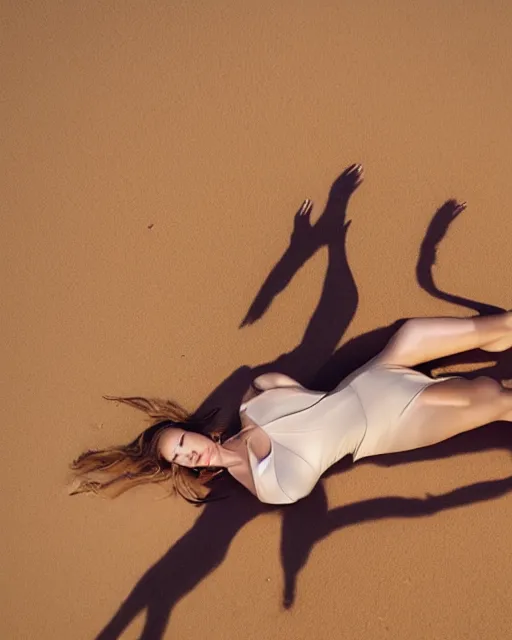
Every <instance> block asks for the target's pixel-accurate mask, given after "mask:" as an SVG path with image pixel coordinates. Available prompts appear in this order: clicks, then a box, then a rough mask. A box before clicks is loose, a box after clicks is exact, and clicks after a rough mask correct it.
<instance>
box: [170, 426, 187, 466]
mask: <svg viewBox="0 0 512 640" xmlns="http://www.w3.org/2000/svg"><path fill="white" fill-rule="evenodd" d="M185 435H186V434H185V433H182V434H181V438H180V439H179V440H178V444H177V445H176V449H175V451H177V449H178V447H182V446H183V441H184V440H185ZM177 455H178V453H175V454H174V455H173V457H172V459H171V462H174V461H175V460H176V456H177Z"/></svg>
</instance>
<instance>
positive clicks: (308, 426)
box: [240, 358, 451, 504]
mask: <svg viewBox="0 0 512 640" xmlns="http://www.w3.org/2000/svg"><path fill="white" fill-rule="evenodd" d="M374 360H375V358H374V359H373V360H370V362H368V363H367V364H365V365H364V366H363V367H361V368H360V369H358V370H357V371H355V372H354V373H352V374H351V375H350V376H349V377H348V378H345V379H344V380H343V381H342V382H341V383H340V384H339V385H338V386H337V387H336V388H335V389H333V391H330V392H328V393H324V392H318V391H310V390H308V389H304V388H297V387H277V388H275V389H269V390H267V391H264V392H262V393H261V394H260V395H258V396H256V397H255V398H252V399H251V400H249V401H248V402H246V403H244V404H242V405H241V407H240V410H241V411H245V412H246V413H247V415H248V416H249V418H250V419H251V420H252V421H253V422H254V423H256V424H257V425H258V426H260V427H261V428H262V429H264V431H265V432H266V433H267V434H268V436H269V437H270V441H271V451H270V453H269V455H268V456H266V457H265V458H264V459H263V460H260V461H258V459H257V457H256V456H255V455H254V453H253V451H252V449H251V446H250V439H249V440H248V441H247V449H248V453H249V462H250V465H251V470H252V475H253V479H254V484H255V487H256V492H257V495H258V498H259V499H260V500H261V501H262V502H266V503H270V504H288V503H292V502H296V501H297V500H300V499H301V498H304V497H305V496H307V495H308V494H309V493H310V492H311V491H312V489H313V487H314V486H315V484H316V483H317V482H318V480H319V478H320V476H321V475H322V474H323V473H324V471H326V469H328V468H329V467H330V466H331V465H333V464H334V463H336V462H337V461H338V460H340V459H341V458H343V457H344V456H346V455H348V454H351V455H352V456H353V459H354V461H355V460H359V459H360V458H363V457H367V456H372V455H377V454H382V453H391V452H392V451H397V450H403V449H400V436H401V434H402V433H403V434H405V433H406V432H407V430H408V429H410V428H411V427H412V426H413V425H411V420H412V421H414V420H416V417H415V413H417V412H411V411H410V410H409V409H410V408H411V407H412V405H414V404H416V403H415V402H413V401H414V400H415V399H416V398H417V397H418V396H419V395H420V394H421V392H422V391H423V390H424V389H425V388H426V387H429V386H430V385H432V384H436V383H438V382H440V381H442V380H446V379H447V378H446V377H444V378H436V379H435V380H434V379H432V378H429V377H428V376H426V375H424V374H422V373H420V372H418V371H415V370H413V369H409V368H407V367H401V366H396V365H388V364H383V363H375V362H374ZM450 377H451V376H450Z"/></svg>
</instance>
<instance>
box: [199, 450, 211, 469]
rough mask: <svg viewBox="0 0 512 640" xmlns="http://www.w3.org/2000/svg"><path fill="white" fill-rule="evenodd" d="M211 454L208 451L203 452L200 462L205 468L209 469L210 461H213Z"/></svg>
mask: <svg viewBox="0 0 512 640" xmlns="http://www.w3.org/2000/svg"><path fill="white" fill-rule="evenodd" d="M211 457H212V456H211V453H210V451H209V450H208V449H207V450H206V451H203V453H202V454H201V456H200V457H199V460H198V462H199V463H200V464H201V465H202V466H204V467H207V466H208V465H209V464H210V459H211Z"/></svg>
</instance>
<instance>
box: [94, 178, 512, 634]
mask: <svg viewBox="0 0 512 640" xmlns="http://www.w3.org/2000/svg"><path fill="white" fill-rule="evenodd" d="M356 178H357V176H355V174H354V166H352V167H349V168H348V169H347V170H346V171H344V172H343V174H341V176H340V177H339V178H338V179H337V180H336V181H335V182H334V184H333V187H332V189H331V192H330V196H329V200H328V203H327V205H326V208H325V210H324V212H323V213H322V215H321V216H320V218H319V219H318V222H317V223H316V224H315V225H311V224H310V221H309V216H307V217H306V219H304V214H303V211H302V213H301V211H299V212H298V214H297V216H296V218H295V225H294V232H293V233H292V237H291V239H290V244H289V247H288V248H287V249H286V251H285V252H284V254H283V257H282V258H281V259H280V260H279V261H278V262H277V264H276V266H275V267H274V269H273V270H272V272H271V273H270V274H269V276H268V277H267V279H266V281H265V282H264V284H263V286H262V288H261V289H260V292H259V293H258V295H257V296H256V298H255V300H254V302H253V303H252V305H251V306H250V308H249V311H248V313H247V314H246V317H245V318H244V320H243V321H242V326H243V325H247V324H250V323H252V322H255V321H256V320H258V319H259V318H261V317H262V315H263V314H264V313H265V311H266V309H268V307H269V306H270V304H271V302H272V300H273V299H274V298H275V296H276V295H278V294H279V292H280V291H282V290H283V289H284V288H285V287H286V285H287V284H288V283H289V282H290V281H291V279H292V277H293V276H294V274H295V273H296V272H297V271H298V270H299V269H300V268H301V267H302V266H303V264H305V262H306V261H307V260H308V259H309V258H310V257H311V256H312V255H314V253H315V252H316V251H317V250H319V249H320V248H321V247H323V246H326V247H327V251H328V258H329V261H328V267H327V272H326V276H325V280H324V285H323V289H322V293H321V296H320V300H319V303H318V305H317V307H316V309H315V312H314V314H313V316H312V318H311V320H310V322H309V324H308V326H307V329H306V331H305V334H304V337H303V339H302V341H301V343H300V344H299V345H298V346H297V347H296V348H295V349H293V350H292V351H290V352H289V353H286V354H283V355H281V356H279V357H278V358H277V359H276V360H275V361H273V362H269V363H265V364H262V365H260V366H257V367H252V368H251V367H248V366H241V367H239V368H238V369H237V370H236V371H235V372H233V374H231V376H229V377H228V378H227V379H226V380H225V381H224V382H223V383H221V384H220V385H219V386H218V387H217V388H216V389H215V391H214V392H212V394H210V395H209V396H208V397H207V398H206V399H205V401H204V402H203V403H202V405H201V406H200V407H199V408H198V409H197V411H196V415H198V416H200V415H204V413H207V412H208V411H210V410H211V409H213V408H220V411H219V413H218V420H219V421H222V423H223V424H224V425H229V430H230V431H233V432H235V431H236V430H237V429H239V428H240V423H239V419H238V408H239V406H240V403H241V399H242V396H243V394H244V393H245V391H246V390H247V388H248V386H249V384H250V382H251V380H252V379H253V378H254V377H256V376H257V375H260V374H261V373H264V372H268V371H280V372H283V373H286V374H288V375H290V376H292V377H294V378H295V379H297V380H299V381H300V382H302V383H303V384H305V385H306V386H310V387H311V388H324V389H329V388H332V387H334V386H335V385H336V384H337V383H338V382H339V381H340V380H341V379H342V378H343V377H345V376H346V375H348V374H349V373H351V371H353V370H355V369H356V368H357V367H358V366H360V365H361V364H363V363H364V362H366V361H367V360H369V359H370V358H371V357H373V355H375V354H376V353H378V351H380V350H381V349H382V348H383V346H384V345H385V343H386V342H387V340H388V339H389V338H390V337H391V335H392V334H393V333H394V332H395V331H396V329H397V328H398V327H399V326H400V325H401V324H402V322H403V321H404V320H405V319H402V320H398V321H397V322H395V323H393V324H392V325H390V326H388V327H382V328H380V329H377V330H375V331H372V332H369V333H367V334H365V335H364V336H360V337H358V338H357V339H354V340H352V341H350V342H348V343H347V344H346V345H343V346H342V347H341V348H340V349H338V350H337V351H336V347H337V345H338V343H339V341H340V340H341V338H342V337H343V335H344V333H345V331H346V329H347V327H348V326H349V324H350V322H351V320H352V318H353V316H354V314H355V311H356V309H357V302H358V297H357V287H356V284H355V281H354V278H353V276H352V273H351V270H350V267H349V264H348V261H347V255H346V238H347V231H348V228H349V224H350V223H347V222H346V221H345V216H346V209H347V205H348V201H349V198H350V196H351V194H352V193H353V192H354V190H355V189H356V188H357V186H358V184H359V180H358V179H356ZM456 206H457V205H456V203H454V202H453V201H449V202H447V203H445V205H443V207H441V209H439V210H438V212H436V214H435V216H434V218H433V221H432V223H431V225H430V226H429V230H428V231H427V234H426V236H425V239H424V241H423V243H422V247H421V250H420V257H419V260H418V265H422V266H421V267H418V268H419V273H418V280H419V282H420V285H421V286H424V287H425V285H426V284H427V285H428V286H430V291H429V292H430V293H431V294H432V295H435V296H436V297H440V295H439V291H438V290H437V289H436V288H435V285H434V284H433V278H430V279H431V283H430V285H429V284H428V282H429V275H428V274H429V272H431V270H432V267H433V265H434V263H435V253H436V248H437V245H438V244H439V242H440V241H441V239H442V238H443V237H444V235H445V233H446V231H447V229H448V226H449V224H450V223H451V221H452V220H453V219H455V217H456V215H453V209H454V208H455V207H456ZM450 210H452V214H450ZM459 213H460V212H459ZM457 215H458V213H457ZM298 217H301V218H303V219H300V220H299V219H298ZM434 222H435V224H433V223H434ZM436 225H437V226H436ZM429 232H430V236H429ZM460 300H463V299H460ZM469 302H470V303H471V302H473V301H469ZM474 304H478V303H474ZM465 306H467V307H469V308H472V309H475V307H474V306H471V305H470V304H467V305H465ZM482 308H483V307H482ZM496 309H497V308H496ZM488 361H489V354H486V362H488ZM455 441H457V443H456V444H455V445H454V442H455ZM472 442H473V441H472V440H471V437H470V436H468V435H465V436H458V437H457V438H454V439H453V440H452V441H450V442H448V443H444V444H443V445H437V446H436V447H432V448H430V449H431V450H430V451H428V452H427V451H426V450H421V451H420V450H417V451H414V452H411V453H410V454H409V453H408V454H394V455H393V456H382V458H388V459H392V462H390V463H389V462H388V464H403V463H408V462H414V461H416V460H425V459H432V458H436V457H446V455H456V454H460V453H464V452H467V451H471V450H472V449H473V448H474V447H475V445H474V444H472ZM497 446H499V447H500V448H501V447H503V446H504V440H503V438H501V439H500V438H498V434H497V432H495V434H494V439H493V436H492V427H491V428H490V429H488V430H487V436H486V438H484V439H482V438H481V439H480V442H479V443H478V445H477V448H478V449H479V450H482V449H486V448H496V447H497ZM434 449H435V450H436V451H435V452H434ZM447 451H449V453H447ZM374 460H375V459H371V461H370V462H368V461H363V462H362V463H373V461H374ZM379 462H380V463H381V464H386V462H385V461H379ZM358 464H361V463H358ZM349 466H350V463H349V461H348V459H344V460H342V461H340V462H339V463H338V464H337V465H335V466H334V467H333V468H331V469H330V470H329V471H328V473H327V474H326V475H331V474H333V473H339V472H340V471H343V470H345V469H347V468H348V467H349ZM506 480H508V479H506ZM509 484H510V482H508V483H507V482H506V481H505V480H496V481H490V482H487V483H479V484H475V485H470V486H468V487H463V488H460V489H457V490H455V491H452V492H450V493H448V494H444V495H443V496H437V497H429V498H427V499H425V500H416V499H409V498H400V497H389V498H379V499H375V500H369V501H362V502H360V503H355V504H354V505H347V506H345V507H340V508H339V509H335V510H332V511H328V510H327V500H326V495H325V491H324V488H323V484H322V482H320V483H319V484H318V485H317V487H316V488H315V490H314V491H313V492H312V493H311V494H310V496H308V497H307V498H305V499H304V500H301V501H300V502H298V503H296V504H294V505H292V506H287V507H284V508H282V507H275V506H271V505H264V504H261V503H259V502H258V500H257V499H256V498H254V497H253V496H252V495H250V494H248V492H247V491H246V490H245V489H243V488H241V487H240V486H239V485H237V483H236V482H235V481H233V480H232V479H230V478H228V477H226V478H223V479H222V480H220V481H218V484H217V486H216V489H215V494H218V495H222V494H224V493H225V492H229V494H230V496H231V498H230V499H229V500H220V501H216V502H213V503H210V504H207V505H205V506H204V507H202V508H201V513H200V515H199V517H198V518H197V520H196V522H195V523H194V525H193V527H192V528H191V529H190V530H189V531H188V532H187V533H185V534H184V536H183V537H182V538H181V539H180V540H178V541H177V542H176V543H175V544H174V545H173V546H172V547H171V548H170V550H169V551H168V552H167V553H166V554H165V555H164V556H163V557H162V558H161V559H160V560H159V561H158V562H157V563H155V565H153V567H151V568H150V569H149V570H148V571H147V572H146V573H145V574H144V576H142V578H141V579H140V580H139V581H138V583H137V584H136V585H135V587H134V589H133V590H132V591H131V593H130V594H129V595H128V597H127V598H126V600H125V601H124V602H123V603H122V605H121V607H120V608H119V610H118V611H117V613H116V614H115V615H114V617H113V618H112V620H111V621H110V622H109V623H108V624H107V626H106V627H105V628H104V629H103V631H102V632H101V633H100V634H99V635H98V636H97V638H98V639H100V640H111V639H115V638H119V637H120V635H121V634H122V632H123V631H124V629H125V628H126V627H127V626H128V625H129V624H130V623H131V622H132V621H133V619H134V618H135V617H136V616H137V615H138V614H139V613H140V612H141V611H142V610H146V621H145V625H144V629H143V632H142V635H141V636H140V637H141V639H142V640H160V639H161V638H163V634H164V631H165V628H166V626H167V623H168V620H169V617H170V614H171V612H172V608H173V607H174V605H175V604H176V603H177V602H178V601H179V600H180V599H181V598H182V597H183V596H184V595H186V594H187V593H189V592H190V591H191V590H192V589H193V588H194V587H195V586H197V585H198V584H199V583H200V582H201V580H203V579H204V578H205V577H206V576H207V575H208V574H209V573H210V572H211V571H213V570H214V569H215V568H216V567H217V566H219V564H220V563H221V562H222V560H223V559H224V557H225V556H226V553H227V551H228V548H229V545H230V543H231V541H232V540H233V538H234V537H235V535H236V533H237V532H238V531H239V530H240V529H241V528H242V527H243V526H244V525H245V524H247V523H248V522H249V521H251V520H252V519H253V518H255V517H257V516H258V515H260V514H261V513H266V512H269V511H275V510H277V509H279V510H280V511H282V513H283V529H282V545H281V560H282V567H283V571H284V574H285V590H284V594H283V604H284V606H285V607H289V606H291V604H292V603H293V600H294V597H295V589H296V581H297V576H298V574H299V571H300V570H301V568H302V567H303V566H304V564H305V562H306V561H307V558H308V556H309V554H310V552H311V549H312V548H313V546H314V544H316V542H318V541H320V540H321V539H322V538H324V537H326V535H328V534H329V533H330V532H332V531H335V530H336V529H338V528H341V527H343V526H348V525H353V524H357V523H362V522H366V521H368V520H377V519H383V518H386V517H419V516H422V515H430V514H431V513H436V512H438V511H440V510H443V509H449V508H454V507H457V506H462V505H466V504H471V503H473V502H478V501H481V500H485V499H493V498H496V497H498V496H499V495H502V494H503V493H506V492H507V491H509V490H510V486H509Z"/></svg>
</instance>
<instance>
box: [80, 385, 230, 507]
mask: <svg viewBox="0 0 512 640" xmlns="http://www.w3.org/2000/svg"><path fill="white" fill-rule="evenodd" d="M103 397H104V398H105V399H106V400H112V401H115V402H121V403H123V404H127V405H129V406H130V407H133V408H134V409H138V410H139V411H143V412H144V413H146V414H147V416H148V417H149V419H150V420H151V425H150V426H149V427H148V428H147V429H145V430H144V431H142V433H140V434H139V435H138V436H137V437H136V438H135V440H133V441H132V442H130V443H129V444H126V445H119V446H112V447H108V448H106V449H99V450H89V451H85V452H84V453H82V454H81V455H80V456H78V458H76V460H73V462H72V463H71V465H70V467H71V469H72V471H73V472H74V475H75V476H76V478H77V479H78V481H79V483H78V486H77V487H76V488H75V489H74V490H73V491H71V492H70V495H77V494H80V493H95V494H99V495H103V496H106V497H112V498H115V497H117V496H119V495H121V494H122V493H124V492H125V491H127V490H128V489H131V488H132V487H135V486H138V485H142V484H148V483H155V484H162V483H167V484H169V485H170V488H171V493H177V494H178V495H180V496H181V497H182V498H184V499H185V500H187V502H191V503H196V504H198V503H199V504H200V503H203V502H209V501H210V500H211V499H212V498H210V497H208V495H207V494H208V493H209V488H208V485H209V483H210V482H211V481H212V480H213V479H214V478H215V477H217V476H218V475H219V474H221V473H222V472H223V471H224V469H222V468H214V467H211V468H204V467H202V468H195V469H189V468H187V467H182V466H180V465H178V464H175V463H172V462H168V461H167V460H165V459H164V458H163V457H162V456H161V455H160V454H159V451H158V441H159V439H160V435H161V434H162V432H163V431H164V430H165V429H167V428H168V427H179V428H180V429H184V430H185V431H192V432H194V433H201V434H202V435H205V436H208V437H210V438H211V439H212V440H213V441H214V442H220V441H221V438H222V436H223V433H224V430H222V429H215V428H213V427H212V419H213V417H214V415H215V414H216V413H217V411H218V410H217V409H215V410H213V411H211V412H210V413H209V414H208V415H206V416H205V417H204V418H201V419H196V418H192V417H191V415H190V414H189V413H188V412H187V411H186V410H185V409H184V408H183V407H181V406H180V405H179V404H178V403H176V402H173V401H171V400H160V399H157V398H142V397H128V398H124V397H120V396H103ZM93 474H97V475H98V478H95V476H94V475H93Z"/></svg>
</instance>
